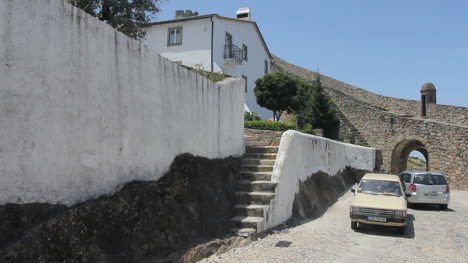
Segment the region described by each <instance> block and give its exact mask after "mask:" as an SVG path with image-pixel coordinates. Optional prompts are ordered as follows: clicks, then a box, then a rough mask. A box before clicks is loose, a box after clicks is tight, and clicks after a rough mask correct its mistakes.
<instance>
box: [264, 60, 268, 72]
mask: <svg viewBox="0 0 468 263" xmlns="http://www.w3.org/2000/svg"><path fill="white" fill-rule="evenodd" d="M265 74H268V61H267V60H266V59H265Z"/></svg>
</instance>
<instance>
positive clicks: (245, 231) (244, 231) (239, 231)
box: [231, 228, 257, 237]
mask: <svg viewBox="0 0 468 263" xmlns="http://www.w3.org/2000/svg"><path fill="white" fill-rule="evenodd" d="M231 231H232V233H234V234H235V235H238V236H241V237H248V236H250V235H253V234H255V233H257V229H256V228H233V229H231Z"/></svg>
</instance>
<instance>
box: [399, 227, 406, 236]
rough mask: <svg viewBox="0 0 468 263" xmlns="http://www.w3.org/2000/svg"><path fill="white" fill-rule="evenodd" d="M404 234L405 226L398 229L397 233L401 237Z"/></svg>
mask: <svg viewBox="0 0 468 263" xmlns="http://www.w3.org/2000/svg"><path fill="white" fill-rule="evenodd" d="M405 232H406V226H400V227H398V233H400V234H401V235H404V234H405Z"/></svg>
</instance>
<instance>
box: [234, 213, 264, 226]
mask: <svg viewBox="0 0 468 263" xmlns="http://www.w3.org/2000/svg"><path fill="white" fill-rule="evenodd" d="M231 221H232V222H233V223H234V225H235V226H236V227H239V228H253V229H257V224H258V223H260V222H262V221H263V217H255V216H247V217H246V216H236V217H233V218H232V219H231Z"/></svg>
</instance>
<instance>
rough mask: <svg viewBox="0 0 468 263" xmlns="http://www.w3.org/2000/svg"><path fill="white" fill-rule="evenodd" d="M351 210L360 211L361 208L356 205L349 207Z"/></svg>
mask: <svg viewBox="0 0 468 263" xmlns="http://www.w3.org/2000/svg"><path fill="white" fill-rule="evenodd" d="M350 210H351V212H359V211H361V208H360V207H358V206H351V207H350Z"/></svg>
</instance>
